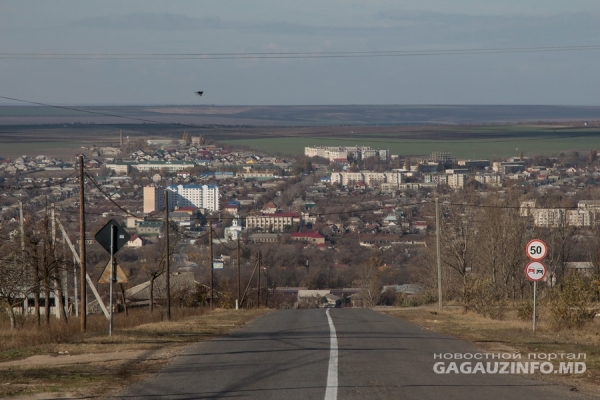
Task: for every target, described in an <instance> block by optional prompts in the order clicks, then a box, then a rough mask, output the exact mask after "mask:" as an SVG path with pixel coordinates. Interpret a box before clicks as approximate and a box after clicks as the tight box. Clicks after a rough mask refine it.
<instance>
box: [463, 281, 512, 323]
mask: <svg viewBox="0 0 600 400" xmlns="http://www.w3.org/2000/svg"><path fill="white" fill-rule="evenodd" d="M507 305H508V300H507V298H506V294H505V293H504V292H503V291H502V290H501V288H500V287H499V286H498V285H497V284H496V283H495V282H494V281H492V280H491V279H485V280H478V281H476V282H474V283H473V285H471V287H470V292H469V296H468V303H467V304H465V307H466V308H467V309H473V310H474V311H475V312H476V313H477V314H479V315H482V316H484V317H489V318H491V319H502V318H503V317H504V314H505V313H506V308H507Z"/></svg>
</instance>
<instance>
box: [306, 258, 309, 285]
mask: <svg viewBox="0 0 600 400" xmlns="http://www.w3.org/2000/svg"><path fill="white" fill-rule="evenodd" d="M309 268H310V264H309V261H308V259H306V288H307V289H310V284H309V283H310V269H309Z"/></svg>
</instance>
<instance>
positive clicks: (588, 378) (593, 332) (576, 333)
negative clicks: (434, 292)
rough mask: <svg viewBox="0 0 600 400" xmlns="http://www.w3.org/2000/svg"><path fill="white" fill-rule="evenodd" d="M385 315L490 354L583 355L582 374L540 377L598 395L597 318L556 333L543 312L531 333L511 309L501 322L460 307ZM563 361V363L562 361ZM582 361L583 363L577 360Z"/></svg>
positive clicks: (388, 310) (389, 310)
mask: <svg viewBox="0 0 600 400" xmlns="http://www.w3.org/2000/svg"><path fill="white" fill-rule="evenodd" d="M379 311H382V312H384V313H386V314H389V315H392V316H395V317H399V318H403V319H406V320H408V321H411V322H413V323H415V324H417V325H420V326H423V327H425V328H427V329H429V330H432V331H436V332H442V333H446V334H449V335H451V336H455V337H458V338H461V339H464V340H467V341H469V342H471V343H473V344H474V345H475V346H476V347H478V348H480V349H482V350H486V351H490V352H511V353H512V352H513V351H520V352H521V353H523V357H525V358H526V357H527V355H526V354H527V353H575V354H579V353H585V354H586V355H587V359H586V360H583V361H585V363H586V366H587V371H586V372H585V373H584V374H582V375H571V376H560V375H553V376H549V375H543V376H539V377H540V378H543V379H545V380H554V381H560V382H561V383H563V384H566V385H572V386H573V385H576V386H578V387H582V388H585V389H586V390H587V391H588V392H593V393H594V394H600V320H599V318H596V319H595V321H593V322H592V323H591V324H589V325H587V326H585V327H584V328H583V329H571V330H564V329H563V330H560V331H556V330H554V329H552V327H551V326H550V322H549V320H550V318H549V316H548V315H546V314H545V313H544V312H543V311H542V312H541V313H540V318H539V320H538V322H537V324H536V332H535V333H533V327H532V322H531V321H522V320H519V319H518V318H517V316H516V315H517V313H516V311H515V310H510V311H509V312H508V313H507V315H506V317H505V318H504V319H503V320H492V319H489V318H484V317H481V316H480V315H478V314H475V313H471V312H467V313H465V312H463V311H462V310H461V309H459V308H453V309H448V308H446V309H444V310H443V311H439V310H438V309H437V307H436V306H427V307H416V308H396V307H395V308H386V309H382V308H380V309H379ZM565 361H566V360H565ZM579 361H582V360H579Z"/></svg>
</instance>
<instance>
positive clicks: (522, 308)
mask: <svg viewBox="0 0 600 400" xmlns="http://www.w3.org/2000/svg"><path fill="white" fill-rule="evenodd" d="M536 311H537V310H536ZM536 314H537V313H536ZM517 317H518V318H519V319H521V320H523V321H531V320H532V319H533V301H523V302H521V303H519V304H518V305H517ZM538 317H539V315H536V319H538Z"/></svg>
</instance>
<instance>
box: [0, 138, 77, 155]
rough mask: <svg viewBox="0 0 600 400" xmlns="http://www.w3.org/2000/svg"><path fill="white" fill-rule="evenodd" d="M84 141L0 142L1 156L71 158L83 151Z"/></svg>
mask: <svg viewBox="0 0 600 400" xmlns="http://www.w3.org/2000/svg"><path fill="white" fill-rule="evenodd" d="M82 145H83V143H82V142H21V143H0V157H7V158H14V157H18V156H22V155H27V156H30V157H32V156H38V155H45V156H49V157H59V158H64V159H71V158H74V157H75V154H78V153H82V152H83V149H82V148H81V146H82Z"/></svg>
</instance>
